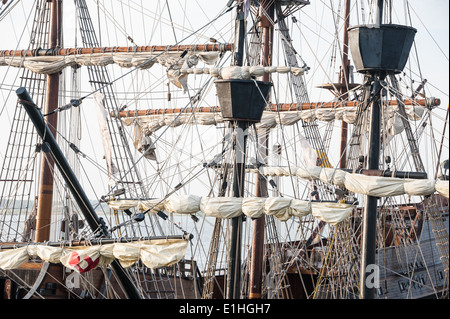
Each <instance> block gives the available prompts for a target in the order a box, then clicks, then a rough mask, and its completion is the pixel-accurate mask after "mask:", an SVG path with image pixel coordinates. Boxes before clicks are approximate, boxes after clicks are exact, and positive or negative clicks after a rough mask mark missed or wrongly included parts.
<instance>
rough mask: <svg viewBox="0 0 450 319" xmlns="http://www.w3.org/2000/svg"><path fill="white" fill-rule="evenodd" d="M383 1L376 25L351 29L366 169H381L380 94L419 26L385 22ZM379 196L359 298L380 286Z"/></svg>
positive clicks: (373, 205) (368, 219)
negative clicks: (359, 76) (366, 118)
mask: <svg viewBox="0 0 450 319" xmlns="http://www.w3.org/2000/svg"><path fill="white" fill-rule="evenodd" d="M383 6H384V1H383V0H377V7H376V12H375V24H373V25H361V26H355V27H351V28H349V40H350V49H351V52H352V57H353V61H354V64H355V67H356V69H357V71H358V72H360V73H364V74H365V75H366V92H365V101H364V105H363V107H369V106H370V104H371V106H370V131H369V150H368V153H367V162H366V168H367V169H368V170H378V169H379V161H380V137H381V110H380V108H381V102H380V101H381V96H382V86H383V83H384V80H385V78H386V76H387V75H390V74H396V73H400V72H401V71H402V70H403V68H404V67H405V64H406V61H407V59H408V56H409V52H410V49H411V46H412V43H413V41H414V36H415V33H416V32H417V30H416V29H414V28H411V27H407V26H401V25H394V24H382V20H383ZM377 203H378V198H377V197H373V196H366V202H365V208H364V215H363V225H362V245H361V268H360V297H361V298H363V299H373V298H375V290H376V289H377V288H378V277H377V275H378V270H377V269H378V268H377V267H378V266H377V265H376V260H375V257H376V238H377V234H376V230H377V225H376V222H377Z"/></svg>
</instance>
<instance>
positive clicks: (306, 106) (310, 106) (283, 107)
mask: <svg viewBox="0 0 450 319" xmlns="http://www.w3.org/2000/svg"><path fill="white" fill-rule="evenodd" d="M404 103H405V105H417V106H424V107H425V106H438V105H440V104H441V101H440V99H437V98H431V99H429V100H427V99H408V100H405V101H404ZM361 104H362V102H359V101H346V102H312V103H282V104H271V105H270V106H269V108H268V110H269V111H272V112H288V111H301V110H314V109H318V108H328V109H332V108H340V107H358V106H359V105H361ZM389 105H392V106H394V105H398V104H397V100H391V101H389ZM194 112H195V113H216V112H220V106H207V107H188V108H184V109H183V108H159V109H147V110H136V111H132V110H130V111H121V112H120V113H119V116H120V117H137V116H146V115H158V114H178V113H194ZM116 115H117V113H115V112H111V116H116Z"/></svg>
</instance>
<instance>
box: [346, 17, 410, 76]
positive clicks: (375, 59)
mask: <svg viewBox="0 0 450 319" xmlns="http://www.w3.org/2000/svg"><path fill="white" fill-rule="evenodd" d="M416 32H417V30H416V29H415V28H412V27H408V26H404V25H397V24H381V25H377V24H373V25H359V26H354V27H351V28H349V29H348V35H349V44H350V51H351V52H352V57H353V62H354V64H355V67H356V70H357V71H358V72H360V73H376V72H393V73H400V72H402V71H403V68H404V67H405V65H406V61H407V60H408V56H409V52H410V51H411V47H412V44H413V42H414V36H415V34H416Z"/></svg>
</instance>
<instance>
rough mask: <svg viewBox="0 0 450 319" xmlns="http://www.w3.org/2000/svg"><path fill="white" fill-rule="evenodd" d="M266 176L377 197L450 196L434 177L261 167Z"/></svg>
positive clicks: (328, 169)
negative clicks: (300, 179)
mask: <svg viewBox="0 0 450 319" xmlns="http://www.w3.org/2000/svg"><path fill="white" fill-rule="evenodd" d="M259 170H260V172H261V174H263V175H266V176H297V177H300V178H303V179H308V180H321V181H322V182H324V183H328V184H334V185H336V186H344V187H345V188H347V189H348V190H349V191H351V192H354V193H358V194H364V195H369V196H375V197H389V196H398V195H405V194H406V195H410V196H427V195H430V194H433V193H435V192H438V193H439V194H441V195H443V196H445V197H447V198H448V197H449V187H448V181H442V180H432V179H410V178H396V177H384V176H368V175H364V174H358V173H349V172H345V171H343V170H340V169H335V168H322V167H319V166H315V167H309V168H304V167H294V166H292V167H261V168H260V169H259Z"/></svg>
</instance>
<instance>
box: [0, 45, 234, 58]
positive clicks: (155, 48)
mask: <svg viewBox="0 0 450 319" xmlns="http://www.w3.org/2000/svg"><path fill="white" fill-rule="evenodd" d="M232 49H233V44H231V43H225V44H220V43H214V44H191V45H146V46H129V47H118V46H115V47H98V48H56V49H34V50H1V51H0V57H36V56H68V55H79V54H96V53H126V52H166V51H167V52H184V51H206V52H213V51H231V50H232Z"/></svg>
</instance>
